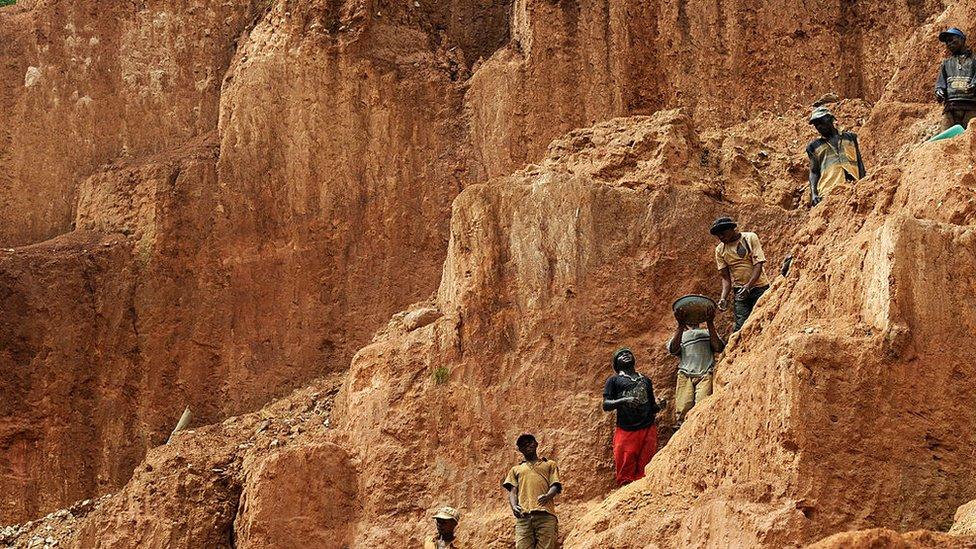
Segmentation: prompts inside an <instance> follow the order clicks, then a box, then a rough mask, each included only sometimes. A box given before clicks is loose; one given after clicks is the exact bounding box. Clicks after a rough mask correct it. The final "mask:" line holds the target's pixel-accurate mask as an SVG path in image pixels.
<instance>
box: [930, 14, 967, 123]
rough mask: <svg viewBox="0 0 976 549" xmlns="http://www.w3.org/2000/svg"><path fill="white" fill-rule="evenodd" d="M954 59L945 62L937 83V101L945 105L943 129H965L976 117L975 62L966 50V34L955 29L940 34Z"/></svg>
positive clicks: (940, 39)
mask: <svg viewBox="0 0 976 549" xmlns="http://www.w3.org/2000/svg"><path fill="white" fill-rule="evenodd" d="M939 41H940V42H942V43H943V44H945V45H946V49H947V50H949V54H950V55H951V57H949V58H948V59H946V60H945V61H943V62H942V67H941V68H940V69H939V78H938V80H936V82H935V98H936V99H937V100H938V101H939V102H940V103H943V104H945V108H944V109H943V111H942V129H943V130H948V129H949V128H951V127H952V126H955V125H956V124H959V125H961V126H962V127H963V128H965V127H967V126H968V125H969V121H970V120H972V119H973V117H974V116H976V61H974V60H973V51H972V50H970V49H969V48H968V47H967V46H966V34H965V33H964V32H962V31H961V30H959V29H957V28H956V27H952V28H951V29H949V30H947V31H944V32H941V33H939Z"/></svg>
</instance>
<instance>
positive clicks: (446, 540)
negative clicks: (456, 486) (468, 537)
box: [424, 507, 468, 549]
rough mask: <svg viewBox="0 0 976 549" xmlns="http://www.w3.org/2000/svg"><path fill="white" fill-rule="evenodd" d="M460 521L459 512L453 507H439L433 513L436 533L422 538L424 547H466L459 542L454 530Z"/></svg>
mask: <svg viewBox="0 0 976 549" xmlns="http://www.w3.org/2000/svg"><path fill="white" fill-rule="evenodd" d="M460 521H461V513H459V512H458V510H457V509H455V508H453V507H441V509H440V510H439V511H437V514H436V515H434V522H436V523H437V533H436V534H434V535H433V536H431V537H429V538H427V539H426V540H424V549H468V546H467V545H464V544H463V543H461V542H459V541H458V539H457V536H456V535H455V533H454V530H455V529H456V528H457V525H458V522H460Z"/></svg>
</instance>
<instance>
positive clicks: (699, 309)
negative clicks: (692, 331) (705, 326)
mask: <svg viewBox="0 0 976 549" xmlns="http://www.w3.org/2000/svg"><path fill="white" fill-rule="evenodd" d="M671 309H672V310H673V311H675V312H678V310H679V309H680V310H681V311H682V312H683V313H684V315H685V322H687V323H688V324H701V323H702V322H705V321H706V320H712V319H713V318H715V311H716V310H717V309H718V306H717V305H715V302H714V301H712V299H711V298H710V297H708V296H704V295H698V294H691V295H686V296H684V297H679V298H678V299H677V300H676V301H675V302H674V303H673V304H672V305H671Z"/></svg>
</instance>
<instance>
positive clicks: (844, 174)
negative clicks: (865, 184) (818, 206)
mask: <svg viewBox="0 0 976 549" xmlns="http://www.w3.org/2000/svg"><path fill="white" fill-rule="evenodd" d="M855 139H856V138H855V137H854V134H851V133H847V132H842V133H841V134H840V139H839V141H838V143H839V148H837V149H835V148H834V146H833V145H832V144H831V143H830V141H829V140H827V139H824V138H820V139H817V140H814V142H813V143H811V144H810V145H809V146H808V148H807V155H808V156H809V157H810V160H811V161H812V162H814V163H816V164H817V165H818V166H819V167H820V180H819V181H818V182H817V193H818V194H820V196H824V197H825V196H827V195H828V194H830V191H832V190H834V189H835V188H837V187H838V186H840V185H844V184H846V183H847V182H848V181H857V180H858V179H860V174H861V172H860V170H859V169H858V167H857V144H856V141H855Z"/></svg>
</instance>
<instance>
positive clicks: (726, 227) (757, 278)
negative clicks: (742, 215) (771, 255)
mask: <svg viewBox="0 0 976 549" xmlns="http://www.w3.org/2000/svg"><path fill="white" fill-rule="evenodd" d="M709 232H710V233H712V235H713V236H715V237H717V238H718V239H719V243H718V245H717V246H715V264H716V266H717V267H718V271H719V273H720V274H721V275H722V297H720V298H719V300H718V308H719V310H722V311H725V310H727V309H728V308H729V293H730V292H733V291H734V296H735V306H734V309H733V310H734V312H735V330H734V331H739V329H740V328H742V325H743V324H745V322H746V319H747V318H749V315H751V314H752V309H753V308H754V307H755V306H756V302H757V301H759V298H760V297H762V295H763V294H764V293H766V290H768V289H769V279H767V278H766V273H764V272H763V266H764V265H765V263H766V255H765V254H764V253H763V249H762V244H760V243H759V237H758V236H757V235H756V233H745V232H739V229H738V225H737V224H736V222H735V221H733V220H732V218H731V217H720V218H718V219H716V220H715V222H714V223H712V228H711V229H710V230H709Z"/></svg>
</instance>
